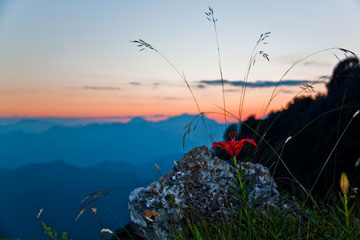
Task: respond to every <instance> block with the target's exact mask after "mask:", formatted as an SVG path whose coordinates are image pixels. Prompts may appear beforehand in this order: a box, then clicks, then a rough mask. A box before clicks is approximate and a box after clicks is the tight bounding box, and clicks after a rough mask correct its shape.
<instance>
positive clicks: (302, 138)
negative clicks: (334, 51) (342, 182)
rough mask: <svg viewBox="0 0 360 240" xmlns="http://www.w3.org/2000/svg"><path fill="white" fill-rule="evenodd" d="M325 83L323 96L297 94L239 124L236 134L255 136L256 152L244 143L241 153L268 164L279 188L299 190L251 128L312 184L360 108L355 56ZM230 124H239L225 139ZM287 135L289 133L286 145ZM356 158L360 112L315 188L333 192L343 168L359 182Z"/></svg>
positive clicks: (359, 73) (319, 191)
mask: <svg viewBox="0 0 360 240" xmlns="http://www.w3.org/2000/svg"><path fill="white" fill-rule="evenodd" d="M326 87H327V94H326V95H320V94H318V95H317V96H316V97H299V98H296V99H295V100H294V101H292V102H290V103H289V104H288V105H287V107H286V108H285V109H284V110H282V111H277V112H272V113H271V114H269V115H268V117H267V118H266V119H262V120H258V119H255V118H254V117H249V118H248V119H247V120H246V121H245V124H243V125H242V127H241V132H240V134H238V137H239V138H254V139H255V141H256V142H257V143H258V145H259V146H258V148H257V150H255V151H254V150H251V149H250V148H249V149H247V148H246V147H245V154H242V155H241V156H240V158H244V157H245V158H246V157H248V156H249V154H246V153H249V152H248V151H252V153H251V156H253V157H254V161H256V162H261V163H263V164H265V165H266V166H268V167H269V168H270V169H271V171H272V172H273V173H274V174H275V178H276V179H277V182H278V184H280V186H281V188H282V189H284V190H287V191H290V192H293V193H300V188H299V187H298V186H297V184H294V183H293V182H292V181H291V179H292V178H291V177H290V175H289V174H288V171H287V170H286V169H285V168H284V166H283V164H282V163H281V162H279V163H278V165H277V164H276V163H277V162H278V161H277V160H278V157H277V156H276V155H275V154H274V151H273V150H272V149H271V148H270V147H269V146H268V145H267V144H266V143H265V141H261V138H260V137H259V136H256V135H255V134H254V132H253V131H252V130H251V129H250V128H249V127H251V128H252V129H254V130H255V131H257V132H258V133H259V134H260V135H261V136H263V135H264V134H265V133H266V135H265V137H264V139H265V140H266V141H267V142H268V143H269V144H270V145H271V146H272V147H273V148H274V149H275V150H276V152H277V153H278V154H280V153H281V152H282V154H281V157H282V159H283V160H284V162H285V163H286V165H287V166H288V167H289V169H290V170H291V172H292V173H293V174H294V175H295V177H296V178H297V179H298V180H299V181H300V182H301V183H302V184H303V185H304V186H305V187H306V188H307V189H310V188H311V187H312V185H313V184H314V182H315V180H316V178H317V176H318V175H319V172H320V171H321V169H322V167H323V165H324V164H325V162H326V160H327V159H328V157H329V155H330V153H331V151H332V149H333V148H334V146H335V144H336V142H337V140H338V139H339V138H340V136H341V134H342V132H343V131H344V129H345V128H346V126H347V124H348V123H349V121H350V120H351V119H352V117H353V115H354V113H355V112H356V111H357V110H359V109H360V65H359V59H358V58H348V59H345V60H343V61H342V62H340V63H339V64H338V65H337V66H336V67H335V69H334V72H333V75H332V77H331V80H330V82H329V83H328V84H327V85H326ZM247 126H248V127H247ZM234 129H238V126H237V125H232V126H230V127H229V128H228V129H227V130H226V132H225V134H224V138H225V139H226V140H229V137H228V132H229V131H233V130H234ZM289 136H292V138H291V139H290V140H289V141H288V142H287V143H286V145H285V147H284V143H285V141H286V139H287V138H288V137H289ZM283 147H284V148H283ZM282 148H283V151H282ZM215 154H216V155H218V156H219V157H221V158H223V159H226V158H228V156H227V155H226V154H225V153H224V151H222V150H221V149H216V151H215ZM359 158H360V116H357V117H355V118H353V121H352V122H351V124H350V125H349V127H348V129H347V130H346V132H345V133H344V135H343V137H342V138H341V140H340V142H339V144H338V146H337V147H336V149H335V150H334V152H333V153H332V154H331V156H330V158H329V160H328V162H327V164H326V166H325V169H324V171H323V172H322V174H321V175H320V178H319V180H318V182H317V184H316V185H315V187H314V190H313V193H316V195H319V196H322V197H325V196H326V195H327V193H328V192H331V191H329V190H331V189H333V188H334V187H335V190H336V191H337V190H338V189H339V187H338V185H339V179H340V175H341V172H343V171H345V172H346V173H347V174H348V175H349V176H350V181H351V184H352V186H355V185H356V186H359V185H360V170H359V167H356V166H355V165H356V164H355V163H356V161H357V160H358V159H359ZM336 191H335V192H336ZM332 192H334V191H332Z"/></svg>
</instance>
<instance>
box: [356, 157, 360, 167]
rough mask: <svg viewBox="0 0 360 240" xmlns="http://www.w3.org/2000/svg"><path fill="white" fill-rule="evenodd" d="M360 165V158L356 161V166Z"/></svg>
mask: <svg viewBox="0 0 360 240" xmlns="http://www.w3.org/2000/svg"><path fill="white" fill-rule="evenodd" d="M359 166H360V158H359V159H358V160H357V161H356V163H355V167H359Z"/></svg>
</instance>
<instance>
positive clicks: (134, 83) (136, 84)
mask: <svg viewBox="0 0 360 240" xmlns="http://www.w3.org/2000/svg"><path fill="white" fill-rule="evenodd" d="M129 84H130V85H135V86H139V85H142V83H140V82H129Z"/></svg>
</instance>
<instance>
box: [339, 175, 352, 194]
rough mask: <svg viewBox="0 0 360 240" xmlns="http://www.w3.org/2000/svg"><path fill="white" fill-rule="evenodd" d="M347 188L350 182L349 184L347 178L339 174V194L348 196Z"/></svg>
mask: <svg viewBox="0 0 360 240" xmlns="http://www.w3.org/2000/svg"><path fill="white" fill-rule="evenodd" d="M349 187H350V182H349V178H348V176H347V175H346V173H344V172H343V173H342V174H341V178H340V188H341V192H342V193H343V194H345V195H346V194H348V192H349Z"/></svg>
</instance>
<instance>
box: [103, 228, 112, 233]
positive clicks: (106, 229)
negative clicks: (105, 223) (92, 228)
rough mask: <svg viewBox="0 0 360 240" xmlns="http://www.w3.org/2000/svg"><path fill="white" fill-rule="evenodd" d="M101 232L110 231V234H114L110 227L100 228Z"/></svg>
mask: <svg viewBox="0 0 360 240" xmlns="http://www.w3.org/2000/svg"><path fill="white" fill-rule="evenodd" d="M101 233H110V234H114V233H113V231H111V230H110V229H108V228H103V229H101Z"/></svg>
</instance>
